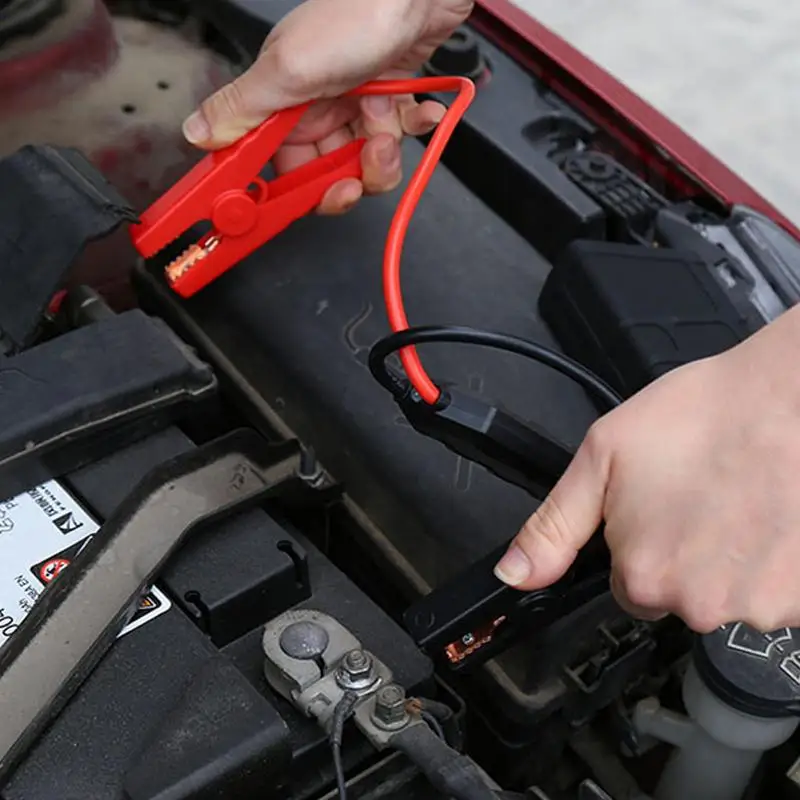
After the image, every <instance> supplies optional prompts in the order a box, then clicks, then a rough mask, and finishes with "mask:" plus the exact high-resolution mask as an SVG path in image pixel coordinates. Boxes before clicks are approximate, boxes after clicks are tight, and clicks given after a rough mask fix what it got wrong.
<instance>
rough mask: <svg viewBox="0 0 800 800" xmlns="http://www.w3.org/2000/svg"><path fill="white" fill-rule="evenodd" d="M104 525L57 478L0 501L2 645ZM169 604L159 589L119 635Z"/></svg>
mask: <svg viewBox="0 0 800 800" xmlns="http://www.w3.org/2000/svg"><path fill="white" fill-rule="evenodd" d="M99 527H100V526H99V525H98V524H97V522H95V520H94V519H92V517H91V516H90V515H89V514H87V513H86V511H85V510H84V509H83V508H82V507H81V505H80V504H79V503H78V502H77V501H76V500H75V498H74V497H72V495H71V494H70V493H69V492H68V491H67V490H66V489H65V488H64V487H63V486H62V485H61V484H60V483H58V482H57V481H50V482H48V483H45V484H43V485H42V486H37V487H36V488H34V489H31V490H29V491H27V492H25V493H24V494H21V495H18V496H17V497H14V498H12V499H11V500H5V501H2V502H0V647H2V646H3V645H4V644H5V642H7V641H8V639H9V638H10V637H11V636H12V635H13V634H14V632H15V631H16V630H17V629H18V628H19V625H20V623H21V622H22V620H23V619H24V618H25V617H26V616H27V614H28V612H30V610H31V609H32V608H33V605H34V603H35V602H36V601H37V600H38V599H39V597H40V596H41V595H42V593H43V592H45V591H46V590H47V587H48V586H50V584H51V583H52V582H53V581H54V580H56V579H57V578H58V576H59V575H60V574H61V573H62V572H63V571H64V570H65V569H67V568H68V567H69V565H70V564H71V563H72V561H74V560H75V558H76V557H77V556H78V555H79V553H80V552H81V551H82V550H83V548H84V547H86V545H87V544H88V543H89V541H90V540H91V538H92V536H94V534H95V533H97V531H98V530H99ZM170 606H171V603H170V600H169V598H168V597H167V596H166V595H165V594H164V593H163V592H161V591H159V590H158V589H157V588H154V589H153V590H152V591H151V592H150V593H148V594H147V595H146V596H145V597H144V598H143V599H142V601H141V603H140V605H139V610H138V611H137V612H136V614H135V615H134V617H133V618H132V619H131V621H130V622H129V623H128V625H127V626H126V627H125V628H124V629H123V631H122V633H120V636H124V635H125V634H126V633H130V632H131V631H133V630H135V629H136V628H139V627H141V626H142V625H144V624H145V623H147V622H150V621H151V620H153V619H155V618H156V617H159V616H161V614H163V613H165V612H166V611H168V610H169V609H170Z"/></svg>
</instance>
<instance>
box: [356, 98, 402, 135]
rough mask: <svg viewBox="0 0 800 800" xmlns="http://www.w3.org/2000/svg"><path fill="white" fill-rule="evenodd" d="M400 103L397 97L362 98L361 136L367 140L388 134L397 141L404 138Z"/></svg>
mask: <svg viewBox="0 0 800 800" xmlns="http://www.w3.org/2000/svg"><path fill="white" fill-rule="evenodd" d="M397 104H398V101H397V98H395V97H387V96H386V95H374V96H371V97H362V98H361V128H362V130H361V131H359V133H361V135H363V136H366V137H367V138H372V137H374V136H380V135H381V134H388V135H390V136H392V137H393V138H394V139H395V140H396V141H398V142H399V141H400V140H401V139H402V138H403V126H402V125H401V124H400V113H399V111H398V105H397Z"/></svg>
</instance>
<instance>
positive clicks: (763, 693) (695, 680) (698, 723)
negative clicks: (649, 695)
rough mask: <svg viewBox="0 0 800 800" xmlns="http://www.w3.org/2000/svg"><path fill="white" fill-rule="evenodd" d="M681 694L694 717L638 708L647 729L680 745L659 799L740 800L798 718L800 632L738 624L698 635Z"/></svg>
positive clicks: (653, 706) (652, 705)
mask: <svg viewBox="0 0 800 800" xmlns="http://www.w3.org/2000/svg"><path fill="white" fill-rule="evenodd" d="M683 699H684V704H685V706H686V711H687V713H688V718H686V717H682V716H680V715H677V714H674V713H672V712H669V711H665V710H662V709H660V708H659V707H658V703H657V701H654V700H646V701H644V702H643V703H641V704H640V705H639V706H638V708H637V709H636V716H635V723H636V726H637V728H639V730H640V731H641V732H642V733H646V734H649V735H652V736H655V737H657V738H660V739H662V740H663V741H666V742H669V743H670V744H673V745H675V750H674V752H673V754H672V756H671V758H670V760H669V762H668V764H667V766H666V768H665V770H664V773H663V775H662V776H661V780H660V782H659V784H658V787H657V789H656V792H655V798H656V800H741V798H742V797H744V795H745V792H746V791H747V789H748V786H749V784H750V781H751V780H752V777H753V774H754V773H755V771H756V768H757V767H758V764H759V762H760V760H761V758H762V756H763V754H764V753H765V752H766V751H768V750H771V749H773V748H775V747H778V746H779V745H781V744H783V743H784V742H786V741H787V740H788V739H789V737H791V735H792V734H793V733H794V731H795V730H796V728H797V726H798V722H800V629H795V628H781V629H780V630H777V631H773V632H771V633H760V632H759V631H756V630H754V629H753V628H750V627H749V626H747V625H744V624H742V623H738V624H734V625H724V626H722V627H721V628H719V629H718V630H717V631H715V632H714V633H711V634H708V635H707V636H701V637H698V640H697V645H696V648H695V652H694V657H693V661H692V664H691V666H690V667H689V669H688V671H687V673H686V676H685V679H684V684H683Z"/></svg>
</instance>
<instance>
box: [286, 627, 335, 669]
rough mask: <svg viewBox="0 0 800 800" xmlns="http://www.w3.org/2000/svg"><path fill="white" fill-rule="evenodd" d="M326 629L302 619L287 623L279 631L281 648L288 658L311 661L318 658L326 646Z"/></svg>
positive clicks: (327, 639)
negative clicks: (280, 631)
mask: <svg viewBox="0 0 800 800" xmlns="http://www.w3.org/2000/svg"><path fill="white" fill-rule="evenodd" d="M329 641H330V636H328V631H326V630H325V628H323V627H322V626H321V625H318V624H317V623H316V622H310V621H308V620H304V621H302V622H294V623H292V624H291V625H288V626H287V627H286V628H285V629H284V630H283V633H281V638H280V646H281V650H283V652H284V653H286V655H287V656H289V658H296V659H298V660H299V661H311V660H312V659H315V658H319V656H321V655H322V654H323V653H324V652H325V650H327V648H328V642H329Z"/></svg>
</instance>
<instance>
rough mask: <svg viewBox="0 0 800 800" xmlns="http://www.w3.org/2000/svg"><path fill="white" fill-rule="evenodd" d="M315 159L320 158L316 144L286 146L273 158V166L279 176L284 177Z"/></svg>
mask: <svg viewBox="0 0 800 800" xmlns="http://www.w3.org/2000/svg"><path fill="white" fill-rule="evenodd" d="M315 158H319V148H318V147H317V146H316V145H315V144H285V145H284V146H283V147H281V148H280V149H279V150H278V152H277V153H275V155H274V156H273V158H272V166H273V167H275V172H277V173H278V175H283V174H284V173H286V172H291V171H292V170H293V169H297V168H298V167H302V166H303V164H307V163H308V162H309V161H313V160H314V159H315Z"/></svg>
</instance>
